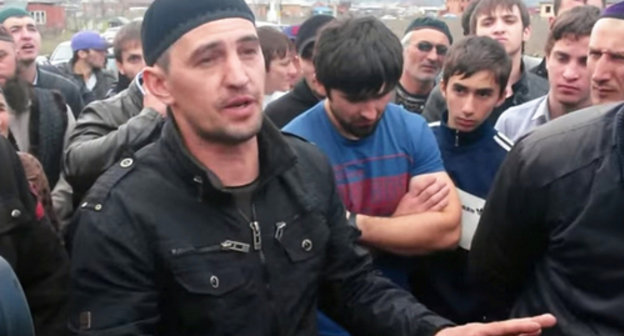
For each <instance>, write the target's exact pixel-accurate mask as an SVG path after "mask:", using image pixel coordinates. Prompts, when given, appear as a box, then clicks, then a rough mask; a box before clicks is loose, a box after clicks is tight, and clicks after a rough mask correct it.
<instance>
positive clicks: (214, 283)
mask: <svg viewBox="0 0 624 336" xmlns="http://www.w3.org/2000/svg"><path fill="white" fill-rule="evenodd" d="M210 285H211V286H212V288H219V278H218V277H217V276H216V275H213V276H211V277H210Z"/></svg>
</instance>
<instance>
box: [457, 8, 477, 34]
mask: <svg viewBox="0 0 624 336" xmlns="http://www.w3.org/2000/svg"><path fill="white" fill-rule="evenodd" d="M478 4H479V0H472V1H470V3H469V4H468V6H466V9H464V12H463V13H462V17H461V26H462V31H463V33H464V36H468V35H470V18H471V17H472V13H473V12H474V10H475V8H477V5H478Z"/></svg>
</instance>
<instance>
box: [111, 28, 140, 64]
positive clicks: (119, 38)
mask: <svg viewBox="0 0 624 336" xmlns="http://www.w3.org/2000/svg"><path fill="white" fill-rule="evenodd" d="M132 42H135V43H138V44H139V46H141V22H136V21H134V22H130V23H128V24H126V25H124V26H123V27H121V29H120V30H119V32H117V35H115V39H114V40H113V53H114V54H115V59H116V60H117V62H119V63H122V62H123V59H122V58H121V52H122V51H123V49H124V48H125V47H126V45H127V44H128V43H132Z"/></svg>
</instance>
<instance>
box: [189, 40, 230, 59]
mask: <svg viewBox="0 0 624 336" xmlns="http://www.w3.org/2000/svg"><path fill="white" fill-rule="evenodd" d="M220 45H223V42H221V41H215V42H210V43H206V44H204V45H201V46H200V47H199V48H197V49H195V51H193V53H192V54H191V57H190V59H191V60H194V59H196V58H198V57H200V56H201V55H202V54H205V53H207V52H209V51H211V50H213V49H216V48H218V47H219V46H220Z"/></svg>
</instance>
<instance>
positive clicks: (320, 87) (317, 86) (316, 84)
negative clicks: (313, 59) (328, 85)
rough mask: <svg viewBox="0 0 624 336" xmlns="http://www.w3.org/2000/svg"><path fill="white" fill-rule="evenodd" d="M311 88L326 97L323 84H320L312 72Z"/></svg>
mask: <svg viewBox="0 0 624 336" xmlns="http://www.w3.org/2000/svg"><path fill="white" fill-rule="evenodd" d="M312 86H313V87H312V90H313V91H314V92H316V93H318V94H319V95H321V96H323V97H327V90H326V89H325V86H324V85H323V84H321V82H319V81H318V79H316V73H314V76H313V78H312Z"/></svg>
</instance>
